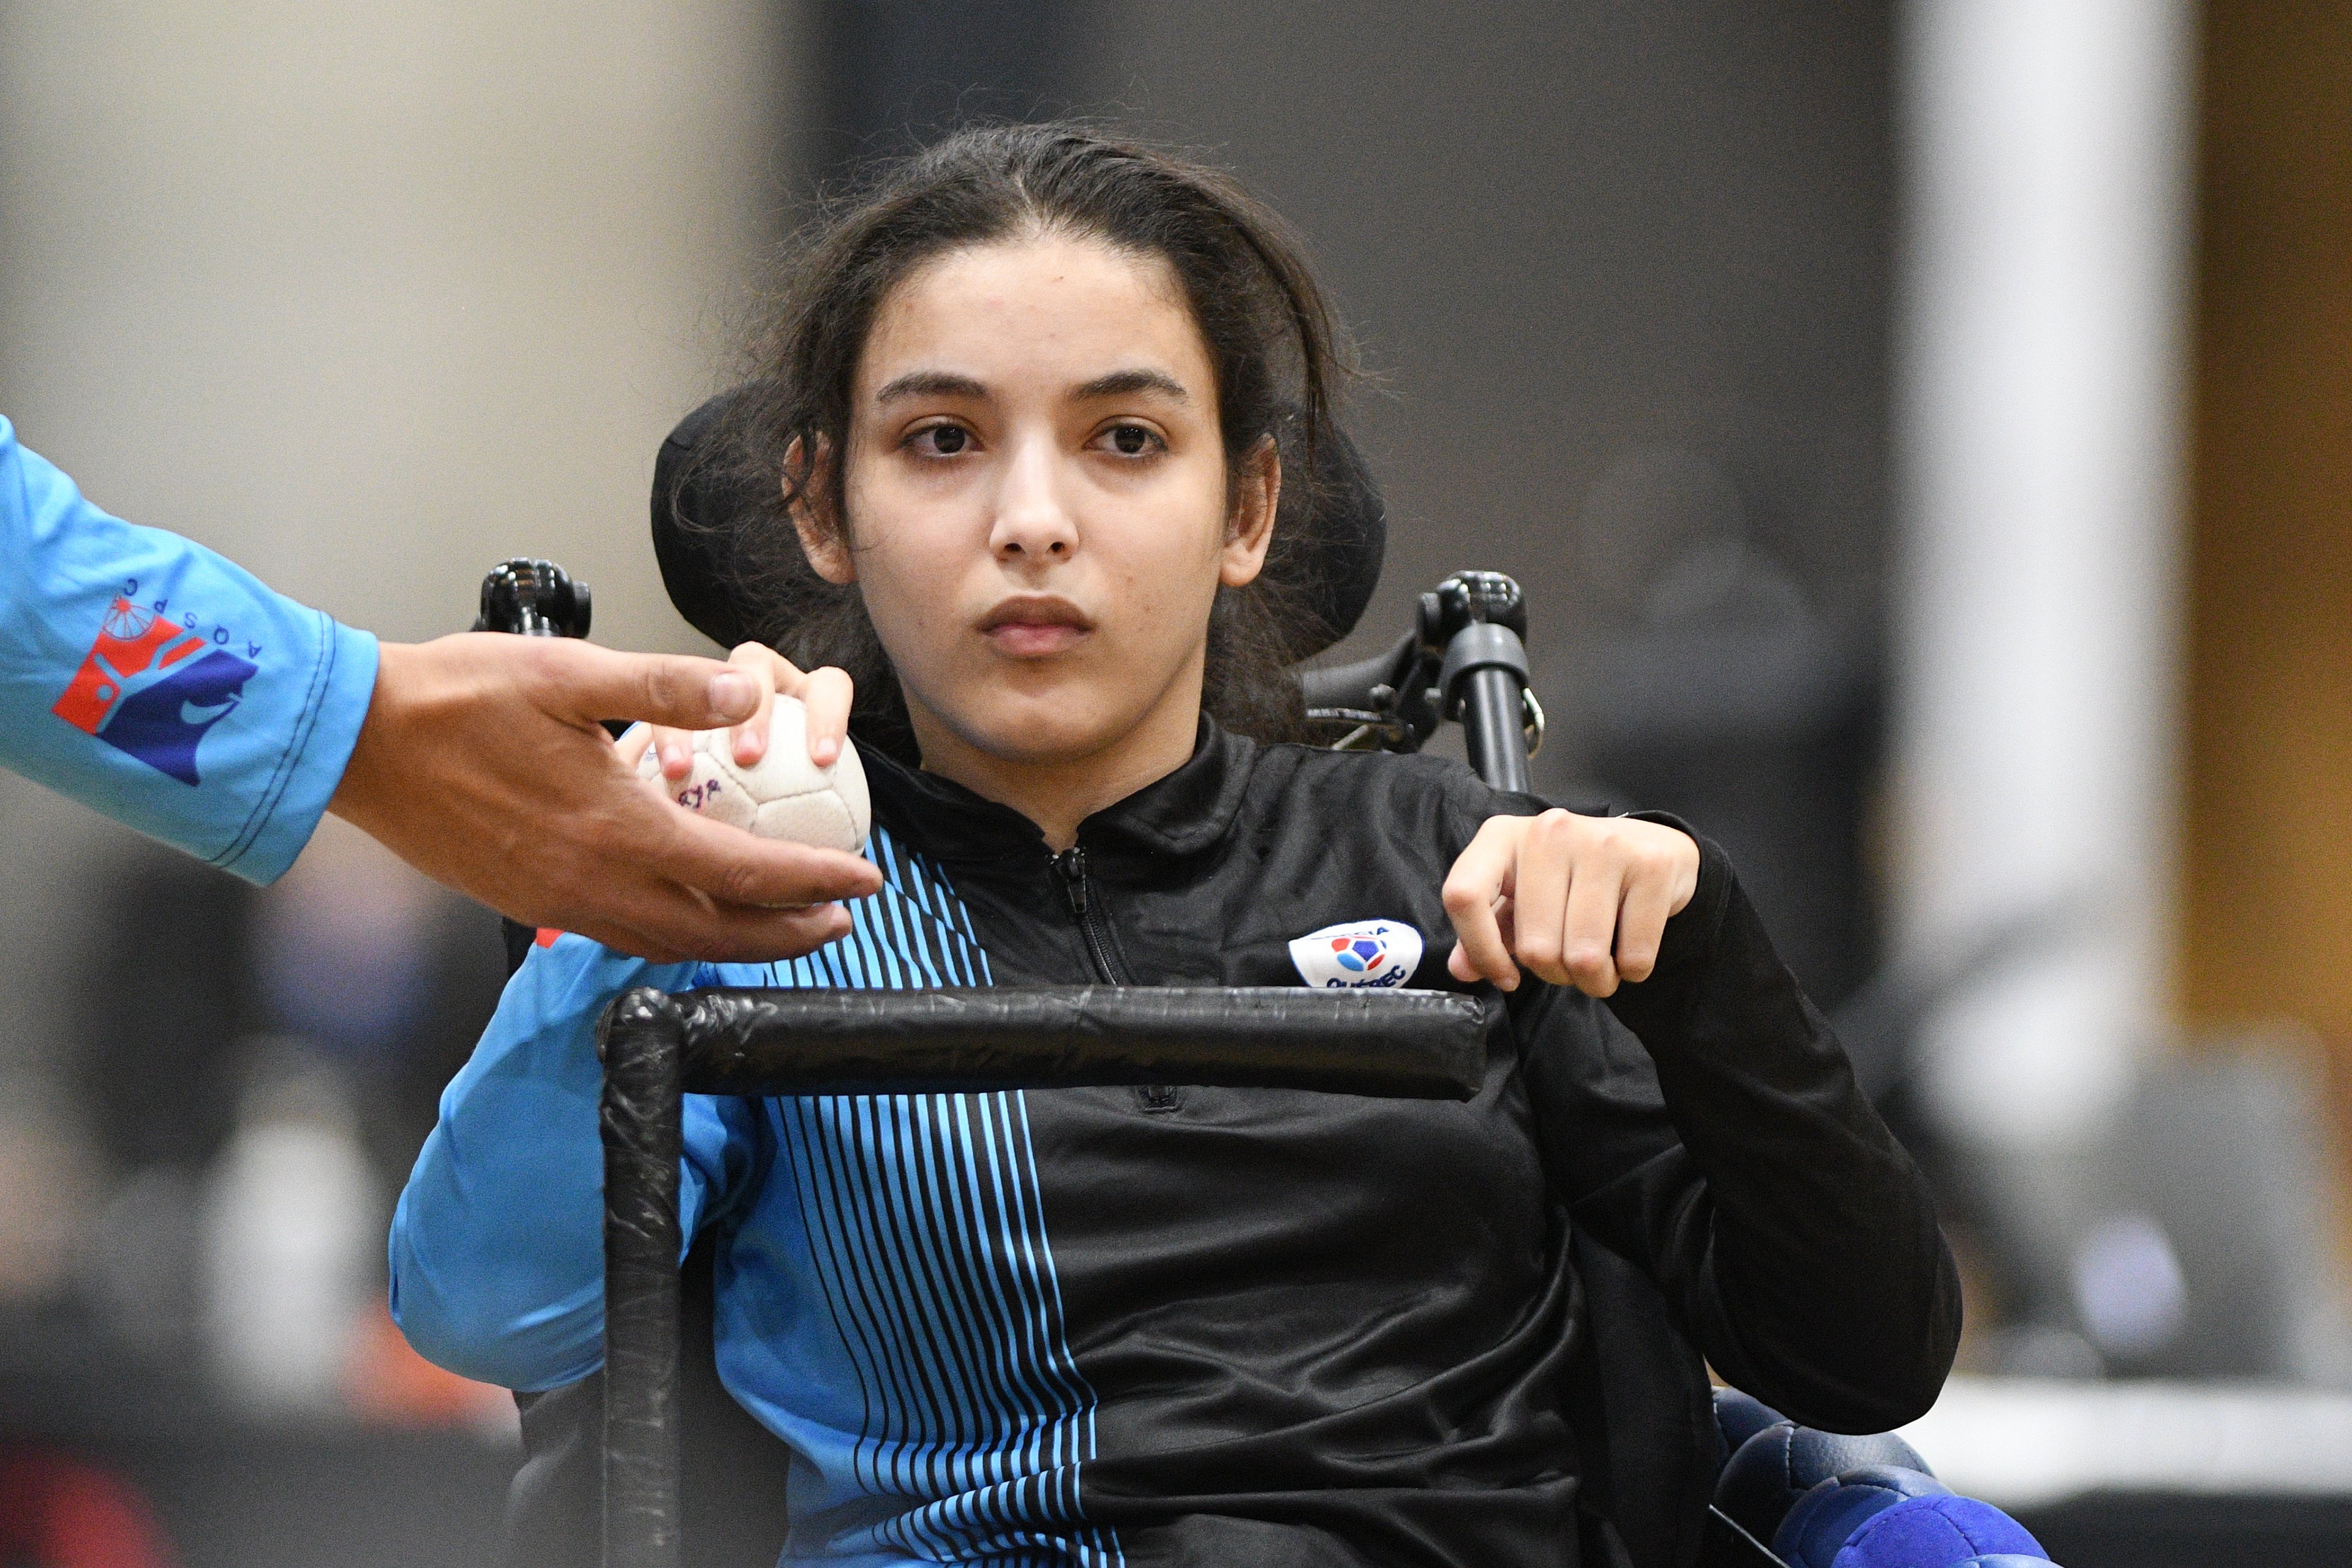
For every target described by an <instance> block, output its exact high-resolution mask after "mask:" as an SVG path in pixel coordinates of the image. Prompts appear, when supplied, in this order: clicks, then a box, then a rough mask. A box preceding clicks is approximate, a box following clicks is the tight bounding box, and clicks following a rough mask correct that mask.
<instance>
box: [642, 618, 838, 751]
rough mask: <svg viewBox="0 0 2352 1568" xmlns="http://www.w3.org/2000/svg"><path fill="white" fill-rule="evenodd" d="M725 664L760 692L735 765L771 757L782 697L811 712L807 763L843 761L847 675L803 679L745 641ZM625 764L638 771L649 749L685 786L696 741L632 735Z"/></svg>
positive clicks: (671, 733)
mask: <svg viewBox="0 0 2352 1568" xmlns="http://www.w3.org/2000/svg"><path fill="white" fill-rule="evenodd" d="M727 662H728V663H730V664H731V665H733V666H734V667H735V668H738V669H740V670H741V671H742V672H743V673H744V674H746V675H748V676H750V677H751V679H752V680H753V681H754V682H756V683H757V685H758V686H759V689H760V705H759V707H758V708H757V709H756V710H753V712H752V714H751V717H750V718H749V719H746V720H744V721H742V722H741V723H740V724H738V725H736V726H735V731H734V745H735V760H736V761H737V762H738V763H741V764H742V765H743V766H745V767H747V768H748V767H750V766H751V764H752V763H756V762H758V761H759V760H760V759H761V757H763V756H765V755H767V752H768V718H769V715H771V714H772V713H773V712H774V711H775V708H776V699H777V697H778V696H780V695H781V696H784V697H791V698H794V699H797V700H799V702H800V704H801V706H802V707H803V708H805V709H807V710H808V749H809V761H810V762H813V763H815V764H816V765H817V766H818V767H821V768H829V767H831V766H832V765H833V764H834V763H835V762H837V761H839V760H840V758H841V747H842V743H843V742H845V741H846V740H847V739H848V738H849V700H850V697H851V696H852V694H853V688H852V687H851V685H850V680H849V674H848V672H847V671H846V670H841V669H835V668H834V667H833V666H831V665H826V666H824V668H820V669H812V670H809V671H807V672H806V673H805V674H803V672H802V671H801V669H800V668H799V667H798V666H796V665H794V664H793V661H792V660H790V659H788V658H785V657H784V656H783V655H782V654H780V653H778V652H777V651H776V650H775V649H773V648H772V647H768V646H767V645H766V644H765V643H756V642H747V643H740V644H738V645H737V646H736V648H735V651H734V652H732V653H730V654H729V655H728V656H727ZM647 745H651V746H652V747H653V748H654V749H655V750H656V752H658V753H659V755H660V757H661V763H662V777H663V778H664V779H665V780H667V782H668V783H669V784H672V785H673V786H675V785H677V784H683V783H685V782H686V776H687V775H688V773H692V772H693V771H694V736H693V733H692V732H691V731H686V730H670V729H664V728H661V727H659V726H656V727H654V728H653V729H652V730H651V731H650V732H648V733H646V734H645V735H644V736H643V737H642V738H641V737H640V736H639V735H638V734H636V733H634V732H633V733H632V734H630V735H629V736H628V737H627V739H626V742H625V746H626V749H625V753H624V755H623V758H622V760H623V761H624V762H626V763H629V765H630V766H632V767H634V766H635V765H636V762H637V758H638V757H639V756H641V755H643V754H644V750H645V748H646V746H647Z"/></svg>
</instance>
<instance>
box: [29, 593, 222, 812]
mask: <svg viewBox="0 0 2352 1568" xmlns="http://www.w3.org/2000/svg"><path fill="white" fill-rule="evenodd" d="M215 640H216V639H215V638H211V637H204V636H203V635H201V634H199V633H198V632H196V631H194V629H192V628H191V627H188V626H177V625H174V624H173V623H172V622H171V621H168V620H166V619H164V618H163V616H161V615H159V614H158V613H156V612H155V611H154V610H151V609H148V608H146V607H145V606H144V605H134V604H132V603H131V601H130V600H129V599H126V598H117V599H116V600H115V601H114V603H113V604H112V605H109V606H108V608H107V612H106V619H105V622H104V624H102V625H101V626H100V627H99V632H98V640H97V641H96V642H94V643H92V644H90V645H89V657H88V658H84V659H83V660H82V661H81V668H79V669H78V670H76V671H74V678H73V679H72V681H71V682H69V683H68V685H67V687H66V690H65V695H64V696H62V697H60V698H58V702H57V706H56V707H55V708H54V709H52V710H51V711H52V712H54V713H56V714H57V716H58V718H60V719H62V720H64V721H66V722H67V723H68V724H71V725H72V726H73V727H74V728H75V729H77V730H79V731H83V732H84V733H86V734H90V735H95V736H97V737H98V738H99V739H100V740H101V741H104V742H106V743H107V744H108V745H110V746H113V747H115V748H116V749H117V750H119V751H122V752H129V753H130V754H131V756H134V757H136V758H138V759H139V760H140V761H141V762H142V763H146V764H147V765H148V766H149V767H151V768H153V769H155V770H156V771H158V772H159V773H169V774H171V775H172V776H173V778H175V779H178V780H179V781H180V782H181V783H182V784H200V783H202V782H203V780H202V778H201V776H200V775H199V774H198V773H197V772H196V748H197V746H198V745H200V744H201V743H203V741H204V738H205V731H209V730H210V729H211V728H212V727H213V726H214V725H215V724H217V723H219V722H220V721H222V720H223V719H225V718H226V717H228V715H229V712H230V711H231V710H233V709H235V708H236V705H237V702H238V701H239V700H240V699H242V698H243V696H244V694H245V683H246V682H247V680H248V679H252V677H253V676H254V674H255V673H256V671H257V669H258V668H259V667H258V666H257V665H255V664H254V663H253V662H251V661H250V660H248V659H245V658H239V657H238V656H237V655H236V654H233V653H231V652H229V651H228V650H227V649H226V648H225V647H216V646H215Z"/></svg>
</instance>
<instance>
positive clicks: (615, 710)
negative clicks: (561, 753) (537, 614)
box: [532, 639, 760, 730]
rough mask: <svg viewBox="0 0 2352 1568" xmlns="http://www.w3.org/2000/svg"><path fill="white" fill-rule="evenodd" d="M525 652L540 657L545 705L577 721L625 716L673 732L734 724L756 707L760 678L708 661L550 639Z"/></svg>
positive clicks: (683, 655)
mask: <svg viewBox="0 0 2352 1568" xmlns="http://www.w3.org/2000/svg"><path fill="white" fill-rule="evenodd" d="M533 640H535V641H536V640H538V639H533ZM532 651H533V652H534V653H537V654H539V655H540V656H541V658H543V659H544V660H545V664H544V666H543V668H541V671H540V679H541V684H542V692H543V696H544V705H545V706H546V708H547V709H548V710H550V711H551V712H554V713H557V714H561V715H562V716H563V717H566V718H570V719H575V720H578V721H581V722H583V723H585V722H592V721H596V720H600V719H631V720H636V721H642V722H645V723H647V724H659V725H663V726H666V727H667V728H669V729H673V730H716V729H719V728H720V727H722V726H724V725H728V724H737V723H740V722H741V721H744V720H746V719H748V718H750V717H751V715H752V713H753V712H754V711H756V710H758V708H759V706H760V685H759V682H758V681H756V680H754V679H751V677H750V676H748V675H746V674H744V673H743V672H742V671H741V670H740V669H737V668H733V667H732V666H730V665H726V664H721V663H720V662H719V660H717V659H715V658H695V657H694V656H693V655H691V654H675V653H616V652H614V650H612V649H611V648H602V647H595V646H593V644H589V643H583V642H572V641H563V642H556V641H552V640H549V641H541V643H540V646H539V647H537V648H535V649H533V650H532Z"/></svg>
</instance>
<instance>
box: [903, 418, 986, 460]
mask: <svg viewBox="0 0 2352 1568" xmlns="http://www.w3.org/2000/svg"><path fill="white" fill-rule="evenodd" d="M907 440H908V444H909V445H910V446H912V447H914V448H915V449H916V450H917V451H918V452H920V453H921V454H923V456H925V457H927V458H952V457H954V456H955V455H956V454H957V453H959V452H961V451H962V450H963V449H964V447H966V446H967V445H968V444H969V443H970V442H971V431H969V430H966V429H965V428H964V427H963V426H961V425H926V426H923V427H922V428H921V429H919V430H918V431H916V432H915V433H914V434H913V435H911V436H909V437H907Z"/></svg>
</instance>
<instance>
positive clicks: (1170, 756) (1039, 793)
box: [907, 680, 1201, 853]
mask: <svg viewBox="0 0 2352 1568" xmlns="http://www.w3.org/2000/svg"><path fill="white" fill-rule="evenodd" d="M1186 688H1187V683H1185V682H1182V681H1179V682H1177V689H1175V690H1171V692H1170V693H1168V695H1167V697H1166V698H1165V699H1164V700H1161V701H1160V702H1158V703H1156V704H1154V705H1153V707H1152V708H1151V710H1150V711H1149V712H1147V713H1146V714H1145V715H1144V717H1143V719H1142V721H1141V722H1139V723H1138V724H1137V725H1135V726H1134V727H1133V728H1132V729H1130V730H1129V731H1127V732H1126V733H1125V734H1123V735H1121V736H1119V737H1118V739H1117V740H1114V741H1112V742H1110V743H1109V744H1108V745H1106V746H1103V747H1102V748H1100V749H1099V750H1097V751H1094V752H1088V753H1087V754H1085V755H1083V756H1076V757H1055V758H1048V759H1043V760H1039V759H1032V758H1019V759H1014V758H1007V757H1003V756H999V755H997V754H996V753H995V752H990V751H987V750H985V749H983V748H982V747H980V746H977V745H974V744H973V743H972V742H971V741H969V740H967V739H966V738H964V737H963V736H961V735H959V734H957V733H956V732H955V731H953V730H952V729H950V727H949V726H948V725H946V724H945V723H942V722H941V721H940V719H939V717H938V716H937V715H936V714H934V713H932V712H930V711H929V710H927V709H925V708H924V707H923V705H922V704H921V703H920V702H919V701H917V700H915V699H914V697H913V696H912V695H911V694H909V695H908V700H907V717H908V721H910V722H911V723H912V725H913V728H914V731H915V743H916V744H917V745H918V746H919V747H920V748H921V749H922V753H923V767H924V770H925V771H926V772H929V773H938V774H939V775H940V777H942V778H948V779H953V780H954V781H955V782H956V783H958V784H961V785H963V787H964V788H966V789H968V790H970V791H971V792H972V793H973V794H974V795H979V796H980V797H981V798H982V799H983V800H992V801H994V802H996V804H998V805H1005V806H1010V807H1012V808H1013V810H1014V811H1017V812H1019V813H1020V814H1021V815H1022V816H1025V817H1027V818H1028V819H1029V820H1030V821H1032V822H1034V823H1035V824H1036V825H1037V829H1038V831H1039V832H1041V833H1043V834H1044V835H1045V843H1046V845H1047V847H1050V848H1052V849H1053V850H1055V852H1056V853H1059V852H1060V851H1062V850H1064V849H1067V848H1068V847H1070V846H1071V845H1073V844H1076V842H1077V841H1078V824H1079V823H1081V822H1084V821H1085V820H1086V819H1087V817H1089V816H1093V815H1094V814H1095V813H1096V812H1097V811H1100V810H1102V809H1103V808H1104V807H1105V806H1108V805H1117V804H1118V802H1120V801H1122V800H1125V799H1126V798H1127V797H1128V796H1129V795H1133V794H1134V793H1135V792H1136V791H1138V790H1139V789H1141V788H1143V787H1144V786H1145V785H1147V784H1156V783H1158V782H1159V781H1160V780H1161V779H1163V778H1166V777H1167V776H1168V775H1169V774H1170V773H1174V772H1175V771H1176V770H1177V769H1178V768H1181V767H1182V766H1183V765H1184V764H1185V763H1187V762H1189V761H1191V760H1192V748H1193V746H1194V744H1195V743H1196V742H1198V740H1199V738H1200V731H1201V694H1200V685H1199V682H1198V681H1197V680H1195V681H1193V682H1192V683H1190V686H1189V690H1188V689H1186Z"/></svg>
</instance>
